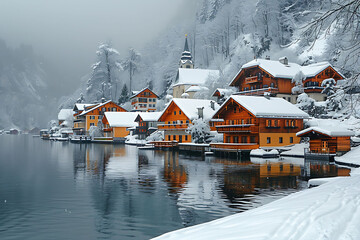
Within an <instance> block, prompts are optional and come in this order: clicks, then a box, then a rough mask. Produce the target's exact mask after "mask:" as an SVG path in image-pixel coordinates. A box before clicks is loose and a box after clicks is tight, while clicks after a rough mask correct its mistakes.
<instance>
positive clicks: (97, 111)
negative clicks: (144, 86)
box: [73, 101, 126, 135]
mask: <svg viewBox="0 0 360 240" xmlns="http://www.w3.org/2000/svg"><path fill="white" fill-rule="evenodd" d="M105 112H126V110H125V109H124V108H122V107H120V106H119V105H117V104H116V103H114V102H112V101H107V102H104V103H101V104H97V105H90V106H84V109H83V110H78V112H77V113H75V114H74V117H75V119H74V127H73V131H74V134H75V135H88V134H89V129H90V127H92V126H98V123H99V122H102V118H103V116H104V113H105Z"/></svg>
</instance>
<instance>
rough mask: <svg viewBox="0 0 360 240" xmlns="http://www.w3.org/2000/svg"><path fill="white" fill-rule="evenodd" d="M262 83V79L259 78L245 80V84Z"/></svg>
mask: <svg viewBox="0 0 360 240" xmlns="http://www.w3.org/2000/svg"><path fill="white" fill-rule="evenodd" d="M257 82H261V79H260V78H258V77H257V76H254V77H247V78H245V84H250V83H257Z"/></svg>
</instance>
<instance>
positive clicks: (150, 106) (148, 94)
mask: <svg viewBox="0 0 360 240" xmlns="http://www.w3.org/2000/svg"><path fill="white" fill-rule="evenodd" d="M133 93H134V94H133V95H132V96H131V97H130V100H131V110H132V111H137V112H155V111H156V103H157V100H158V99H159V97H158V95H156V94H155V93H154V92H153V91H151V90H150V89H149V88H144V89H143V90H141V91H133Z"/></svg>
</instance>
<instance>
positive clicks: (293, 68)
mask: <svg viewBox="0 0 360 240" xmlns="http://www.w3.org/2000/svg"><path fill="white" fill-rule="evenodd" d="M255 66H259V67H261V68H262V69H264V70H265V71H266V72H268V73H270V74H271V75H272V76H273V77H276V78H289V79H293V78H294V76H295V75H296V74H297V73H298V72H300V71H301V72H302V73H303V74H304V76H305V77H314V76H316V75H317V74H319V73H320V72H322V71H323V70H325V69H326V68H327V67H332V68H333V69H335V68H334V67H333V66H332V65H331V64H330V63H329V62H319V63H314V64H310V65H307V66H300V65H299V64H297V63H291V62H289V63H288V64H286V65H285V64H283V63H281V62H280V61H275V60H266V59H254V60H252V61H250V62H248V63H246V64H244V65H243V66H242V67H241V69H240V71H239V73H240V72H241V70H243V69H245V68H250V67H255ZM239 73H238V74H237V75H239ZM338 73H339V74H340V75H341V76H342V77H343V78H344V76H343V75H342V74H341V73H340V72H338ZM237 75H236V76H235V78H236V77H237ZM235 78H234V79H233V80H232V82H233V81H234V80H235Z"/></svg>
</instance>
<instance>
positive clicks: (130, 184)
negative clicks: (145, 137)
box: [0, 135, 349, 240]
mask: <svg viewBox="0 0 360 240" xmlns="http://www.w3.org/2000/svg"><path fill="white" fill-rule="evenodd" d="M348 173H349V170H348V169H346V168H338V167H337V166H336V165H329V164H324V163H316V162H306V163H304V160H302V159H297V158H292V159H291V158H286V159H282V160H281V161H265V160H262V159H255V158H254V159H245V160H244V159H243V160H242V161H239V160H231V159H221V158H216V157H206V158H205V159H202V158H201V157H197V156H196V157H195V156H190V155H182V154H179V153H178V152H172V151H149V150H138V149H137V148H136V147H134V146H128V145H106V144H82V145H80V144H72V143H68V142H52V141H44V140H41V139H39V138H33V137H31V136H26V135H18V136H13V135H0V239H2V240H3V239H149V238H151V237H155V236H158V235H160V234H162V233H165V232H168V231H172V230H175V229H179V228H183V227H186V226H191V225H194V224H199V223H203V222H207V221H210V220H214V219H217V218H220V217H224V216H228V215H231V214H234V213H239V212H242V211H245V210H248V209H252V208H255V207H258V206H261V205H263V204H266V203H268V202H271V201H274V200H276V199H279V198H281V197H284V196H286V195H288V194H291V193H293V192H297V191H299V190H302V189H304V188H306V184H307V182H306V181H305V180H303V179H308V178H311V177H323V176H337V175H346V174H348Z"/></svg>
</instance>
